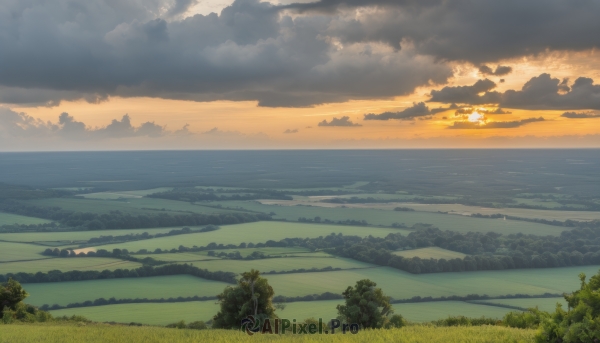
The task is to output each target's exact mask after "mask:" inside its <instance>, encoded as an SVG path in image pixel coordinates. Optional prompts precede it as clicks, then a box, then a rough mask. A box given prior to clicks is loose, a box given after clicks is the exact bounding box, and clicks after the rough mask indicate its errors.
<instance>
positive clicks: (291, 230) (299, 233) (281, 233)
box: [102, 222, 410, 251]
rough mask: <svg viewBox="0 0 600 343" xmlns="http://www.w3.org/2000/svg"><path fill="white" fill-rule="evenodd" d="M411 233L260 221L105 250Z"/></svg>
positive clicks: (395, 230)
mask: <svg viewBox="0 0 600 343" xmlns="http://www.w3.org/2000/svg"><path fill="white" fill-rule="evenodd" d="M408 232H410V231H406V230H399V229H387V228H375V227H373V228H371V227H370V228H365V227H359V226H345V225H322V224H321V225H320V224H301V223H288V222H257V223H247V224H238V225H226V226H225V225H224V226H222V227H221V228H220V229H219V230H216V231H211V232H203V233H194V234H189V235H185V236H170V237H161V238H156V239H152V240H144V241H135V242H127V243H120V244H109V245H105V246H103V247H102V248H103V249H109V250H110V249H115V248H118V249H128V250H129V251H138V250H140V249H147V250H149V251H151V250H154V249H157V248H159V249H167V250H169V249H173V248H175V249H177V248H179V246H180V245H183V246H186V247H192V246H194V245H195V246H206V245H208V244H209V243H212V242H214V243H217V244H235V245H239V244H240V243H264V242H266V241H268V240H274V241H278V240H282V239H284V238H296V237H299V238H312V237H319V236H327V235H329V234H331V233H336V234H337V233H342V234H344V235H355V236H362V237H364V236H368V235H372V236H376V237H385V236H387V235H388V234H390V233H408Z"/></svg>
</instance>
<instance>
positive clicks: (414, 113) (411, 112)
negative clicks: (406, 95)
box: [364, 102, 448, 120]
mask: <svg viewBox="0 0 600 343" xmlns="http://www.w3.org/2000/svg"><path fill="white" fill-rule="evenodd" d="M446 110H448V108H433V109H430V108H429V107H427V105H425V103H424V102H419V103H416V104H413V106H412V107H409V108H407V109H404V110H402V111H400V112H384V113H380V114H374V113H369V114H365V117H364V120H390V119H398V120H414V119H415V118H428V117H429V116H431V115H434V114H437V113H439V112H443V111H446Z"/></svg>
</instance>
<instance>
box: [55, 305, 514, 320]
mask: <svg viewBox="0 0 600 343" xmlns="http://www.w3.org/2000/svg"><path fill="white" fill-rule="evenodd" d="M342 303H343V301H342V300H324V301H299V302H292V303H287V304H286V305H285V308H284V309H283V310H277V312H276V313H277V315H278V316H280V317H282V318H289V319H297V320H298V321H302V320H304V319H307V318H322V319H323V321H324V322H326V321H328V320H329V319H332V318H336V317H337V310H336V306H337V305H338V304H342ZM393 309H394V311H395V312H396V313H402V314H403V316H404V317H405V318H406V319H407V320H409V321H411V322H429V321H433V320H436V319H440V318H447V317H449V316H468V317H473V318H478V317H482V316H485V317H488V318H502V317H503V316H504V315H505V314H506V313H507V312H509V311H512V310H511V309H508V308H502V307H496V306H487V305H478V304H475V303H465V302H462V301H441V302H428V303H415V304H394V305H393ZM218 311H219V306H218V304H216V303H215V301H190V302H184V303H144V304H118V305H105V306H91V307H83V308H69V309H62V310H55V311H51V313H52V315H55V316H65V315H66V316H72V315H80V316H85V317H87V318H89V319H91V320H94V321H98V322H113V321H114V322H117V323H130V322H137V323H142V324H150V325H166V324H169V323H172V322H175V321H178V320H185V321H186V322H192V321H196V320H202V321H208V320H210V319H211V318H212V316H213V315H215V314H216V313H217V312H218Z"/></svg>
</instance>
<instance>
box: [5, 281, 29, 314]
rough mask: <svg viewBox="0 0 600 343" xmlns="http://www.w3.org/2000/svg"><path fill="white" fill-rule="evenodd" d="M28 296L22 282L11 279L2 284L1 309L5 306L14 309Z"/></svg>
mask: <svg viewBox="0 0 600 343" xmlns="http://www.w3.org/2000/svg"><path fill="white" fill-rule="evenodd" d="M28 296H29V294H27V292H25V290H24V289H23V287H21V284H20V283H18V282H17V281H15V280H13V279H9V280H8V282H5V283H4V284H0V310H1V309H3V308H5V307H8V308H9V309H11V310H14V309H15V308H16V306H17V304H18V303H20V302H21V301H23V299H25V298H27V297H28Z"/></svg>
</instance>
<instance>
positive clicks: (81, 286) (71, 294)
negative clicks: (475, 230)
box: [23, 275, 229, 306]
mask: <svg viewBox="0 0 600 343" xmlns="http://www.w3.org/2000/svg"><path fill="white" fill-rule="evenodd" d="M227 286H229V284H228V283H224V282H219V281H212V280H205V279H201V278H197V277H193V276H189V275H174V276H155V277H140V278H125V279H105V280H92V281H72V282H48V283H29V284H24V285H23V287H24V288H25V290H27V292H28V293H29V294H30V296H29V297H28V298H27V299H26V301H25V302H27V303H29V304H32V305H35V306H41V305H43V304H49V305H53V304H59V305H67V304H69V303H74V302H83V301H86V300H95V299H98V298H105V299H109V298H112V297H115V298H117V299H127V298H131V299H135V298H148V299H160V298H165V299H167V298H171V297H173V298H177V297H180V296H181V297H190V296H195V295H198V296H214V295H217V294H219V293H221V292H222V291H223V289H225V287H227Z"/></svg>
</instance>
